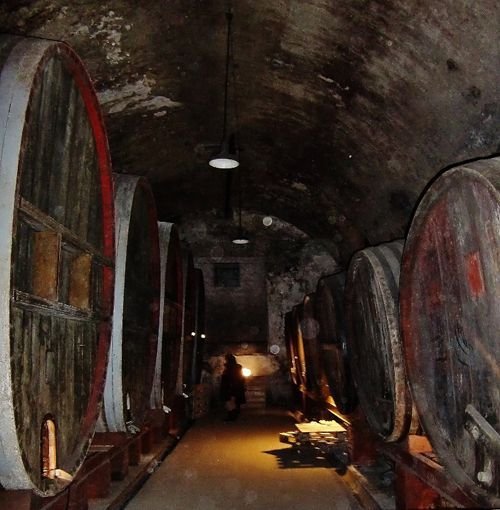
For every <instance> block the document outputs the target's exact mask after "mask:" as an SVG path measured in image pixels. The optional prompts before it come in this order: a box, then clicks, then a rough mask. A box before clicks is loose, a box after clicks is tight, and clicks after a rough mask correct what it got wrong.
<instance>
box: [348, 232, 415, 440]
mask: <svg viewBox="0 0 500 510" xmlns="http://www.w3.org/2000/svg"><path fill="white" fill-rule="evenodd" d="M402 251H403V241H393V242H392V243H387V244H383V245H379V246H375V247H371V248H366V249H364V250H361V251H359V252H357V253H356V254H355V255H354V256H353V258H352V260H351V263H350V265H349V271H348V276H347V283H346V320H347V331H348V336H347V342H348V349H349V353H350V358H351V368H352V371H353V376H354V380H355V383H356V388H357V392H358V396H359V401H360V405H361V407H362V408H363V411H364V413H365V415H366V417H367V420H368V422H369V424H370V425H371V427H372V428H373V429H374V430H375V431H376V432H377V433H378V434H379V435H380V436H381V437H382V438H384V440H385V441H397V440H399V439H401V438H402V437H404V436H405V435H406V434H407V433H408V431H409V427H410V424H411V418H412V401H411V397H410V394H409V391H408V388H407V383H406V374H405V369H404V361H403V351H402V345H401V338H400V332H399V312H398V309H399V308H398V307H399V301H398V292H399V272H400V261H401V255H402Z"/></svg>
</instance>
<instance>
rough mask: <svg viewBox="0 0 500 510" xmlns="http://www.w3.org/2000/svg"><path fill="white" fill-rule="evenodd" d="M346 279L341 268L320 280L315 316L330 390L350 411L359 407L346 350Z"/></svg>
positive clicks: (340, 406)
mask: <svg viewBox="0 0 500 510" xmlns="http://www.w3.org/2000/svg"><path fill="white" fill-rule="evenodd" d="M345 280H346V272H345V271H342V272H340V273H336V274H333V275H329V276H325V277H323V278H321V279H320V280H319V281H318V285H317V288H316V301H315V308H316V311H315V315H316V318H317V320H318V324H319V334H318V338H319V341H320V345H321V350H322V359H323V368H324V371H325V376H326V378H327V380H328V387H329V391H330V393H331V396H332V398H333V400H334V402H335V405H336V407H337V408H338V410H339V411H340V412H341V413H344V414H349V413H351V412H353V411H354V410H355V409H356V406H357V403H358V397H357V395H356V389H355V387H354V381H353V378H352V374H351V366H350V360H349V356H348V351H347V332H346V323H345V312H344V289H345Z"/></svg>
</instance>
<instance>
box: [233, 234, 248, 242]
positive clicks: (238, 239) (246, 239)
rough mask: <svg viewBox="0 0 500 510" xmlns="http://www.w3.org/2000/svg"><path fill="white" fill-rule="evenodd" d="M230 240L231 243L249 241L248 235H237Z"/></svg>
mask: <svg viewBox="0 0 500 510" xmlns="http://www.w3.org/2000/svg"><path fill="white" fill-rule="evenodd" d="M232 242H233V244H248V243H249V242H250V241H249V240H248V237H245V236H244V235H239V236H238V237H236V238H234V239H233V241H232Z"/></svg>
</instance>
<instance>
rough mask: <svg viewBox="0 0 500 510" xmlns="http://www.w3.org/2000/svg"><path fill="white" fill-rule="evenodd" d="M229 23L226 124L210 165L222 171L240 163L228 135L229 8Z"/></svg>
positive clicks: (228, 15)
mask: <svg viewBox="0 0 500 510" xmlns="http://www.w3.org/2000/svg"><path fill="white" fill-rule="evenodd" d="M226 21H227V41H226V75H225V81H224V123H223V128H222V142H221V144H220V148H219V151H218V152H217V153H216V154H214V156H212V157H211V158H210V161H209V162H208V164H209V165H210V166H211V167H212V168H217V169H220V170H231V169H233V168H237V167H238V166H239V165H240V163H239V160H238V149H237V147H236V143H235V136H234V134H232V135H228V133H227V110H228V88H229V66H230V63H231V62H230V61H231V54H232V31H231V24H232V21H233V13H232V11H231V8H230V7H228V9H227V11H226Z"/></svg>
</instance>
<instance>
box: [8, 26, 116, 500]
mask: <svg viewBox="0 0 500 510" xmlns="http://www.w3.org/2000/svg"><path fill="white" fill-rule="evenodd" d="M0 68H1V74H0V97H1V98H2V101H1V102H0V130H1V132H2V136H1V138H2V140H3V143H2V145H1V147H0V193H1V200H0V235H1V237H2V243H0V385H1V391H0V482H1V484H2V486H3V487H5V488H7V489H32V490H34V491H35V492H37V493H38V494H39V495H42V496H48V495H53V494H55V493H56V492H58V491H59V490H61V488H62V486H63V484H61V483H60V482H58V481H57V478H58V473H59V472H56V471H54V472H46V473H45V474H44V473H43V470H42V465H44V459H43V455H44V453H43V452H44V450H43V449H42V447H41V446H42V443H43V441H42V434H43V432H42V431H43V430H48V429H49V428H51V427H48V426H47V423H48V421H47V420H49V419H50V420H52V421H53V422H54V424H55V429H53V428H51V430H53V431H54V434H52V436H53V441H54V443H55V444H52V446H51V448H52V450H51V451H56V453H57V458H56V464H55V466H54V468H55V469H57V470H62V471H65V472H67V473H69V475H74V474H75V473H76V471H77V470H78V468H79V466H80V464H81V462H82V460H83V458H84V456H85V454H86V450H87V447H88V444H89V441H90V438H91V436H92V434H93V431H94V426H95V422H96V419H97V414H98V411H99V402H100V399H101V396H102V391H103V384H104V376H105V369H106V355H107V350H108V346H109V339H110V328H109V321H110V312H111V310H110V308H111V295H112V279H113V258H114V245H113V234H114V230H113V222H114V213H113V197H112V182H111V169H110V161H109V151H108V147H107V139H106V134H105V131H104V127H103V123H102V119H101V115H100V112H99V108H98V103H97V98H96V95H95V92H94V90H93V88H92V84H91V81H90V79H89V77H88V75H87V73H86V71H85V69H84V67H83V64H82V63H81V61H80V60H79V59H78V57H77V56H76V55H75V53H74V52H73V51H72V50H71V49H70V48H69V47H68V46H67V45H65V44H62V43H56V42H53V41H46V40H41V39H30V38H20V37H13V36H0ZM82 174H85V175H86V176H87V180H80V179H79V176H80V175H82ZM89 180H92V181H93V182H94V183H95V185H94V187H93V189H92V190H91V189H89V188H90V186H89V184H88V182H87V181H89ZM69 182H71V183H72V191H73V193H72V199H71V201H69V200H68V199H67V197H68V183H69ZM90 218H92V221H90ZM89 225H90V226H89ZM89 232H91V233H92V236H89V235H88V233H89ZM62 252H64V254H65V257H69V258H70V259H71V260H76V259H78V258H79V257H88V258H90V259H91V260H92V264H93V265H94V266H95V267H98V268H99V273H98V274H96V275H94V276H92V277H91V276H90V274H88V275H87V276H86V278H87V281H86V282H85V284H86V285H89V286H98V287H99V288H100V289H101V291H100V293H99V294H94V292H93V291H92V292H90V291H89V293H91V294H92V296H93V299H92V301H91V302H89V303H86V304H85V309H84V308H83V307H81V303H80V302H78V301H77V300H76V301H75V302H70V300H69V299H67V296H68V293H67V292H66V290H65V288H64V287H65V285H66V284H65V281H70V280H71V278H74V277H76V276H75V274H74V272H73V271H74V268H72V267H71V264H70V265H69V269H68V270H67V271H65V270H64V271H63V258H62V257H61V253H62ZM52 436H51V437H52ZM46 451H48V450H46Z"/></svg>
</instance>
